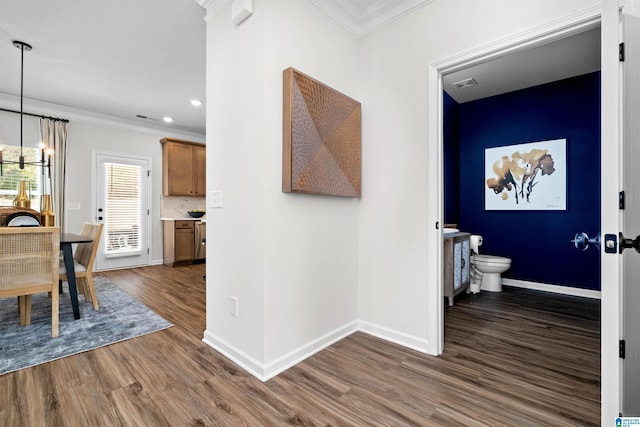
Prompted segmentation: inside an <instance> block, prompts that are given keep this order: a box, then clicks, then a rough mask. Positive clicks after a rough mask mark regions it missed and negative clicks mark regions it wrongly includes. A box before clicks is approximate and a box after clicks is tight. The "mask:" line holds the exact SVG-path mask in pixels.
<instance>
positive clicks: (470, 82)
mask: <svg viewBox="0 0 640 427" xmlns="http://www.w3.org/2000/svg"><path fill="white" fill-rule="evenodd" d="M453 85H454V86H456V87H457V88H458V89H465V88H468V87H472V86H477V85H478V82H477V81H476V79H474V78H473V77H472V78H469V79H464V80H460V81H459V82H455V83H454V84H453Z"/></svg>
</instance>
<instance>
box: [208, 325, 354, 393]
mask: <svg viewBox="0 0 640 427" xmlns="http://www.w3.org/2000/svg"><path fill="white" fill-rule="evenodd" d="M357 330H358V328H357V322H356V321H353V322H350V323H348V324H346V325H343V326H341V327H338V328H336V329H334V330H333V331H331V332H329V333H327V334H325V335H323V336H321V337H319V338H317V339H315V340H313V341H310V342H308V343H306V344H304V345H302V346H300V347H298V348H296V349H294V350H292V351H290V352H289V353H287V354H284V355H283V356H281V357H279V358H278V359H276V360H274V361H272V362H269V363H266V364H265V363H261V362H259V361H257V360H256V359H254V358H252V357H251V356H249V355H247V354H246V353H244V352H243V351H241V350H239V349H237V348H236V347H234V346H233V345H231V344H229V343H227V342H226V341H224V340H222V339H220V338H219V337H217V336H215V335H214V334H212V333H211V332H209V331H205V332H204V338H203V339H202V341H203V342H204V343H205V344H207V345H208V346H210V347H213V348H214V349H215V350H217V351H219V352H220V353H222V354H224V355H225V356H226V357H228V358H229V359H231V360H232V361H233V362H234V363H236V364H238V365H240V366H241V367H242V368H243V369H245V370H246V371H247V372H249V373H250V374H251V375H253V376H254V377H256V378H258V379H259V380H260V381H267V380H269V379H270V378H273V377H275V376H276V375H278V374H279V373H281V372H283V371H285V370H287V369H289V368H290V367H292V366H294V365H297V364H298V363H300V362H302V361H303V360H304V359H306V358H308V357H310V356H313V355H314V354H316V353H317V352H319V351H321V350H323V349H325V348H327V347H329V346H330V345H332V344H333V343H335V342H337V341H340V340H341V339H343V338H345V337H346V336H348V335H351V334H352V333H354V332H356V331H357Z"/></svg>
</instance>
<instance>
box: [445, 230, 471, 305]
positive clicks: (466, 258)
mask: <svg viewBox="0 0 640 427" xmlns="http://www.w3.org/2000/svg"><path fill="white" fill-rule="evenodd" d="M470 240H471V234H469V233H454V234H450V235H446V236H445V238H444V243H443V250H442V258H443V260H444V266H443V267H444V284H443V285H444V296H445V297H446V298H448V299H449V305H453V297H455V296H456V295H458V294H459V293H460V292H463V291H466V290H467V289H469V283H470V281H471V279H470V275H469V273H470V268H471V263H470V261H471V260H470V256H471V246H470V243H471V241H470Z"/></svg>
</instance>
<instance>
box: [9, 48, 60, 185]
mask: <svg viewBox="0 0 640 427" xmlns="http://www.w3.org/2000/svg"><path fill="white" fill-rule="evenodd" d="M13 45H14V46H15V47H16V48H18V49H20V156H19V157H18V160H17V161H16V160H5V159H3V157H2V148H0V176H2V166H3V165H5V164H6V165H18V166H19V168H20V169H24V167H25V165H30V166H37V167H40V168H42V175H44V171H45V169H47V170H48V175H49V177H51V156H52V154H53V150H52V149H47V147H45V145H44V143H42V142H41V143H40V160H37V161H34V162H27V161H25V159H24V154H23V142H22V127H23V126H22V120H23V117H24V109H23V103H24V52H25V51H27V52H28V51H30V50H31V49H32V47H31V45H30V44H28V43H25V42H21V41H19V40H14V41H13ZM45 153H46V155H47V156H46V157H47V158H46V161H45Z"/></svg>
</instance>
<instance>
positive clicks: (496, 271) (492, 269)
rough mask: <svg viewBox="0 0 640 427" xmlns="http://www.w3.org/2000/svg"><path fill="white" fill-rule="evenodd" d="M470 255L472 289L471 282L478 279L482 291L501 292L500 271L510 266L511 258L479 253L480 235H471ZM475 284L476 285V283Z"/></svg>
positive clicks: (475, 281)
mask: <svg viewBox="0 0 640 427" xmlns="http://www.w3.org/2000/svg"><path fill="white" fill-rule="evenodd" d="M470 243H471V250H472V253H473V255H472V256H471V266H472V271H473V274H472V289H473V283H477V281H479V282H480V283H479V288H480V290H482V291H489V292H501V291H502V276H501V275H502V273H504V272H505V271H507V270H508V269H509V267H511V259H510V258H505V257H501V256H494V255H485V254H480V250H479V247H480V246H482V236H477V235H472V236H471V242H470ZM476 286H477V285H476Z"/></svg>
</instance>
